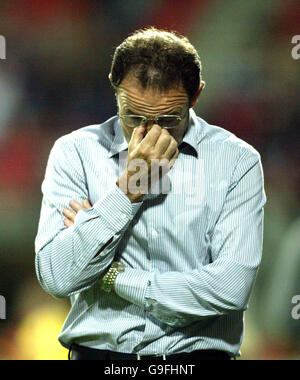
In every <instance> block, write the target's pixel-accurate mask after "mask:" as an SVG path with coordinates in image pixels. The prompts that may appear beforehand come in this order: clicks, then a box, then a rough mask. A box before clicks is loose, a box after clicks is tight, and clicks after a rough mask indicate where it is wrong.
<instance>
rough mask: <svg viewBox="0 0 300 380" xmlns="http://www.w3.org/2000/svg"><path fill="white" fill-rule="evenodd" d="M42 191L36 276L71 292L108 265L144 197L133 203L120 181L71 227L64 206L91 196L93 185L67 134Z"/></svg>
mask: <svg viewBox="0 0 300 380" xmlns="http://www.w3.org/2000/svg"><path fill="white" fill-rule="evenodd" d="M42 191H43V201H42V209H41V215H40V222H39V227H38V234H37V237H36V241H35V250H36V261H35V265H36V273H37V277H38V279H39V282H40V284H41V285H42V287H43V288H44V289H45V290H46V291H47V292H49V293H50V294H52V295H53V296H55V297H59V298H62V297H69V296H70V295H72V294H75V293H78V292H82V291H84V290H86V289H88V288H89V287H91V286H92V285H93V284H94V283H95V282H96V281H97V280H98V279H99V277H100V276H101V275H102V274H103V272H104V271H105V270H106V269H107V267H108V266H109V265H110V263H111V262H112V260H113V258H114V253H115V250H116V248H117V246H118V244H119V242H120V240H121V238H122V236H123V234H124V233H125V231H126V229H127V228H128V226H129V224H130V222H131V220H132V218H133V217H134V215H135V213H136V212H137V210H138V209H139V207H140V205H141V203H136V204H131V202H130V201H129V199H128V197H127V196H126V195H125V194H124V193H123V192H122V191H121V190H120V189H119V188H118V186H115V187H114V188H112V189H111V190H110V191H108V192H106V193H105V194H103V196H102V197H101V199H99V200H98V201H97V202H96V203H95V204H94V205H93V207H92V208H91V209H85V210H81V211H79V212H78V215H77V216H76V220H75V223H74V225H72V226H70V227H67V226H66V225H65V224H64V215H63V214H62V211H63V209H64V208H66V207H70V206H69V202H70V201H71V200H76V201H78V202H80V203H82V202H83V200H84V199H88V190H87V185H86V181H85V176H84V170H83V168H82V164H81V161H80V157H79V156H78V153H77V151H76V148H75V147H74V146H73V145H71V143H70V142H65V141H64V140H62V139H59V140H58V141H57V142H56V143H55V145H54V147H53V149H52V151H51V153H50V157H49V160H48V165H47V169H46V175H45V180H44V182H43V185H42Z"/></svg>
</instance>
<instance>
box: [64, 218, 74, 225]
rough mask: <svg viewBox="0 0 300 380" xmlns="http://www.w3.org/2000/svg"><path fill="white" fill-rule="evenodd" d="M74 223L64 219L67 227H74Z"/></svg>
mask: <svg viewBox="0 0 300 380" xmlns="http://www.w3.org/2000/svg"><path fill="white" fill-rule="evenodd" d="M73 224H74V223H73V222H71V220H69V219H68V218H66V219H64V225H65V226H66V227H71V226H73Z"/></svg>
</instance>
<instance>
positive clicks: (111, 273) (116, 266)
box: [101, 261, 125, 293]
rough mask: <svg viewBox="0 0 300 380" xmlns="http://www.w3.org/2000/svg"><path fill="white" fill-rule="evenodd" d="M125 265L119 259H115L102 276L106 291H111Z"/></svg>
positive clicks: (102, 287) (103, 286) (103, 287)
mask: <svg viewBox="0 0 300 380" xmlns="http://www.w3.org/2000/svg"><path fill="white" fill-rule="evenodd" d="M124 270H125V266H124V264H122V263H121V262H119V261H113V262H112V264H111V266H110V268H109V270H108V271H107V273H106V274H105V275H104V277H103V278H102V286H101V289H103V290H104V291H105V292H107V293H110V292H111V291H112V289H113V287H114V285H115V282H116V278H117V276H118V274H119V273H120V272H124Z"/></svg>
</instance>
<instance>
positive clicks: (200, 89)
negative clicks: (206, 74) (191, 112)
mask: <svg viewBox="0 0 300 380" xmlns="http://www.w3.org/2000/svg"><path fill="white" fill-rule="evenodd" d="M204 87H205V82H204V81H203V80H202V81H201V83H200V86H199V88H198V90H197V92H196V94H195V96H194V98H193V100H192V102H191V108H193V107H194V106H195V105H196V104H197V101H198V99H199V96H200V94H201V91H202V90H203V89H204Z"/></svg>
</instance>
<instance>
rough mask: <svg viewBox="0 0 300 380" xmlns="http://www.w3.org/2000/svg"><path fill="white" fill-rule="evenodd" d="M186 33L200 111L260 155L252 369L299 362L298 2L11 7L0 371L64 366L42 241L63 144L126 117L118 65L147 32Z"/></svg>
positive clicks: (0, 140) (248, 352)
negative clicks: (37, 246)
mask: <svg viewBox="0 0 300 380" xmlns="http://www.w3.org/2000/svg"><path fill="white" fill-rule="evenodd" d="M150 25H154V26H156V27H161V28H165V29H168V30H176V31H177V32H179V33H182V34H184V35H186V36H187V37H188V38H189V39H190V41H191V42H192V43H193V44H194V45H195V47H196V48H197V50H198V51H199V54H200V56H201V58H202V63H203V79H204V80H205V81H206V88H205V91H204V92H203V93H202V95H201V97H200V100H199V102H198V105H197V106H196V112H197V113H198V115H199V116H201V117H202V118H204V119H205V120H206V121H208V122H209V123H211V124H215V125H219V126H221V127H223V128H225V129H228V130H229V131H232V132H233V133H235V134H236V135H237V136H239V137H241V138H242V139H244V140H246V141H247V142H249V143H250V144H252V145H253V146H254V147H255V148H256V149H257V150H258V151H259V152H260V153H261V156H262V162H263V167H264V172H265V188H266V193H267V197H268V202H267V205H266V207H265V227H264V231H265V234H264V255H263V261H262V266H261V269H260V271H259V275H258V277H257V281H256V285H255V289H254V292H253V296H252V298H251V303H250V308H249V311H248V312H247V313H246V332H245V339H244V343H243V345H242V354H243V356H242V359H300V319H299V320H297V319H293V318H292V308H293V307H295V305H293V304H292V298H293V297H294V296H295V295H300V281H299V279H300V212H299V194H300V191H299V190H300V176H299V141H300V139H299V124H300V107H299V94H300V76H299V72H300V60H295V59H293V57H292V54H291V51H292V48H293V45H292V43H291V40H292V37H293V36H294V35H300V2H299V1H298V0H265V1H258V0H253V1H248V0H213V1H208V0H185V1H183V0H151V1H150V0H126V1H125V0H111V1H108V0H102V1H100V0H99V1H97V0H73V1H67V0H40V1H33V0H32V1H30V0H16V1H13V0H1V3H0V35H3V36H5V38H6V45H7V46H6V48H7V51H6V60H0V295H2V296H4V297H5V299H6V320H0V359H67V351H66V350H65V349H64V348H62V347H60V345H59V343H58V341H57V336H58V334H59V331H60V328H61V326H62V324H63V321H64V318H65V317H66V314H67V312H68V310H69V301H68V300H56V299H54V298H52V297H51V296H49V295H47V294H46V293H45V292H44V291H43V290H42V288H41V287H40V286H39V284H38V282H37V280H36V277H35V270H34V239H35V235H36V232H37V225H38V219H39V212H40V204H41V198H42V196H41V189H40V188H41V183H42V180H43V177H44V172H45V167H46V163H47V158H48V155H49V152H50V149H51V147H52V145H53V143H54V141H55V140H56V139H57V138H58V137H60V136H62V135H64V134H66V133H69V132H70V131H72V130H75V129H78V128H81V127H83V126H86V125H90V124H98V123H102V122H104V121H105V120H106V119H108V118H109V117H111V116H113V115H115V114H116V104H115V98H114V94H113V91H112V89H111V87H110V84H109V81H108V78H107V77H108V73H109V70H110V65H111V59H112V54H113V52H114V49H115V48H116V47H117V46H118V45H119V44H120V43H121V42H122V41H123V39H124V38H125V37H126V36H127V35H128V34H129V33H132V32H133V31H134V30H136V29H139V28H143V27H146V26H150Z"/></svg>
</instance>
